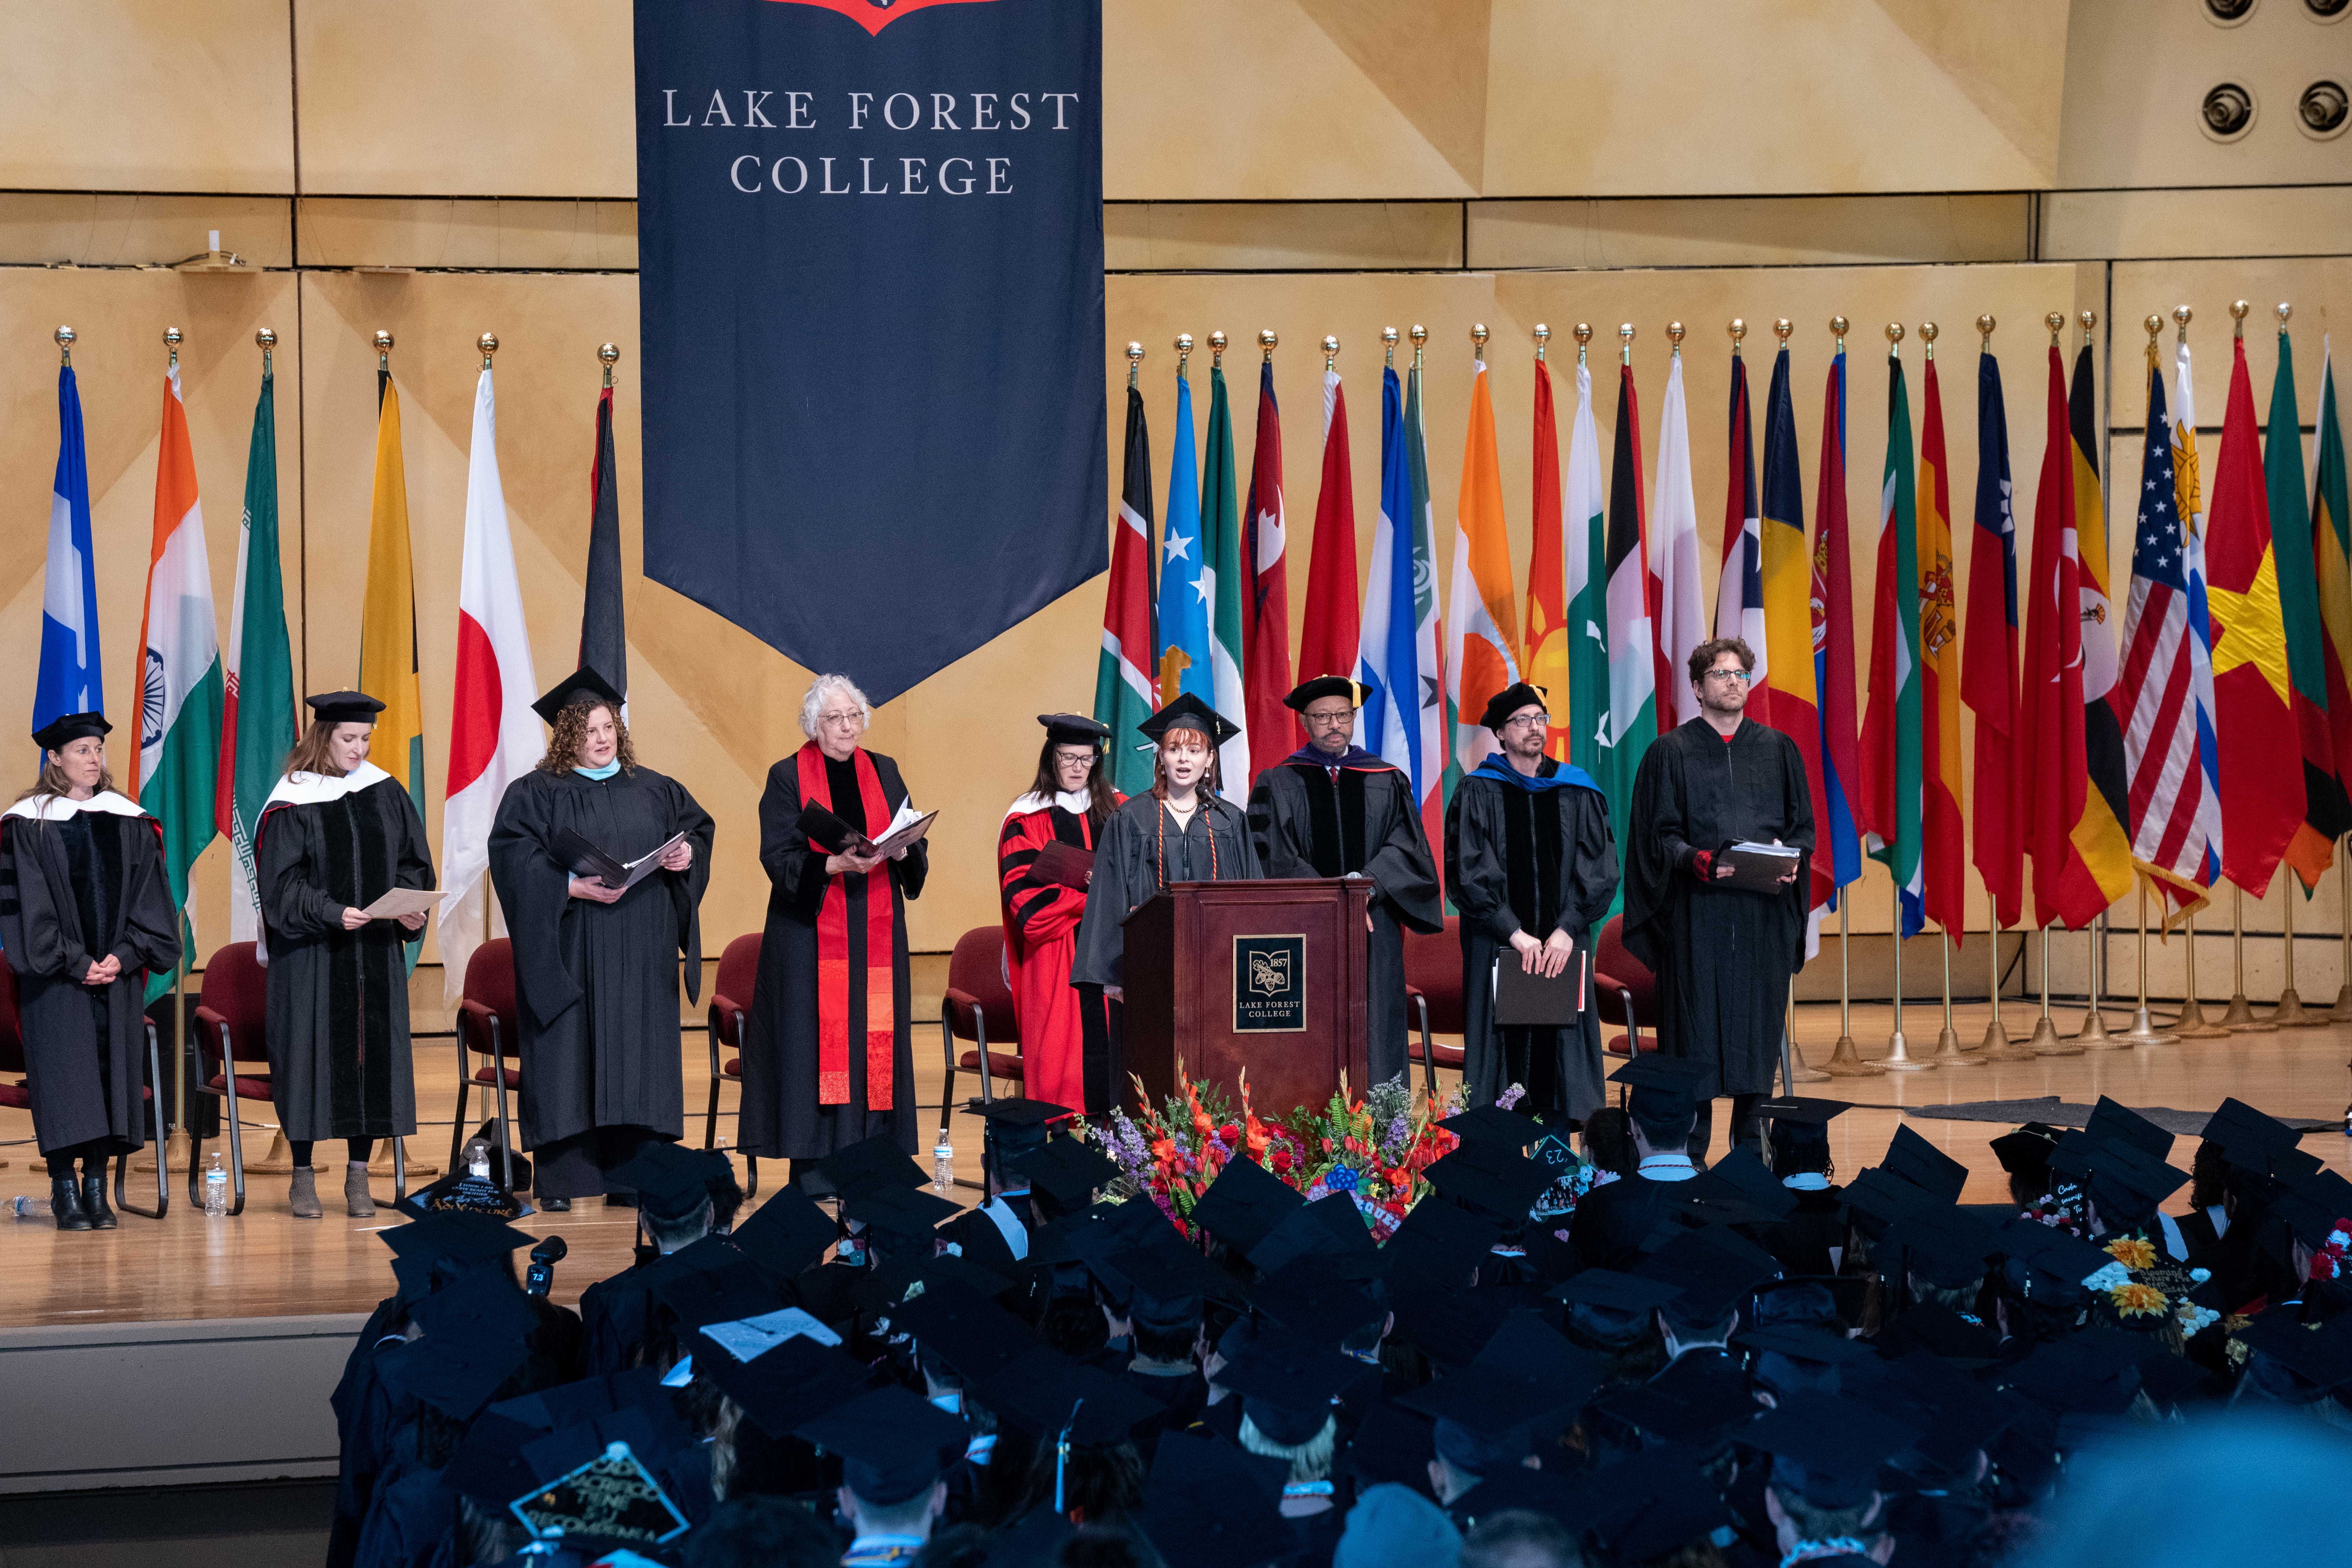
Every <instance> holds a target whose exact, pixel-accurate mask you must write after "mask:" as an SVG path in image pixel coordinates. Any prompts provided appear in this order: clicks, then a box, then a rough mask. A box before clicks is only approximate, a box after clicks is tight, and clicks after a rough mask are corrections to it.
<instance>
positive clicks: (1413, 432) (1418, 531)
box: [1404, 347, 1454, 876]
mask: <svg viewBox="0 0 2352 1568" xmlns="http://www.w3.org/2000/svg"><path fill="white" fill-rule="evenodd" d="M1421 375H1422V363H1421V350H1420V349H1419V348H1418V347H1416V348H1414V350H1413V351H1412V376H1411V377H1410V378H1408V379H1407V381H1406V382H1405V389H1404V464H1405V476H1406V479H1408V480H1409V481H1410V485H1411V489H1410V491H1409V496H1410V500H1409V504H1408V506H1407V508H1406V510H1408V511H1410V512H1411V513H1412V612H1413V633H1412V648H1413V658H1414V660H1415V661H1416V663H1417V664H1418V666H1419V668H1420V670H1421V756H1422V762H1423V766H1424V767H1426V768H1427V769H1428V770H1429V772H1428V773H1427V774H1426V775H1424V774H1422V773H1415V774H1414V775H1413V779H1412V784H1413V787H1414V788H1415V789H1417V790H1419V791H1420V792H1421V828H1422V832H1423V835H1424V836H1426V837H1427V838H1428V840H1429V842H1430V843H1432V844H1443V843H1444V842H1445V803H1446V800H1447V799H1448V797H1449V795H1450V793H1451V792H1450V788H1449V786H1448V785H1447V784H1446V782H1445V771H1446V770H1445V751H1446V746H1447V744H1448V742H1450V741H1451V740H1452V739H1453V735H1454V706H1453V703H1452V701H1451V700H1449V697H1448V695H1447V694H1448V692H1449V691H1450V690H1451V688H1450V687H1448V686H1447V685H1446V683H1445V651H1444V650H1445V622H1444V619H1443V617H1442V616H1440V614H1439V605H1438V603H1437V512H1436V508H1435V506H1434V505H1433V503H1432V501H1431V500H1430V495H1429V427H1428V426H1427V424H1426V422H1425V421H1423V418H1422V415H1421ZM1443 874H1444V873H1443V872H1442V871H1441V872H1440V875H1441V876H1442V875H1443Z"/></svg>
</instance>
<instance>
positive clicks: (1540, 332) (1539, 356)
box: [1536, 321, 1551, 364]
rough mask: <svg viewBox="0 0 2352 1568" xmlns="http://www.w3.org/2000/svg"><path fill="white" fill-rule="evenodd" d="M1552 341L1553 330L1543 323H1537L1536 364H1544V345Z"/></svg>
mask: <svg viewBox="0 0 2352 1568" xmlns="http://www.w3.org/2000/svg"><path fill="white" fill-rule="evenodd" d="M1550 341H1551V329H1550V328H1549V327H1548V326H1546V325H1544V324H1543V323H1542V322H1541V321H1538V322H1537V323H1536V363H1538V364H1541V363H1543V362H1544V344H1546V343H1548V342H1550Z"/></svg>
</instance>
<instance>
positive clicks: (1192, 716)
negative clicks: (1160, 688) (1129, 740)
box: [1135, 691, 1242, 750]
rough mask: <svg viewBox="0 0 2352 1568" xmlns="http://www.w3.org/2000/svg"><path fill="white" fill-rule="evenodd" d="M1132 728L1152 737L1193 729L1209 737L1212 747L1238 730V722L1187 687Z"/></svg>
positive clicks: (1232, 736) (1224, 740)
mask: <svg viewBox="0 0 2352 1568" xmlns="http://www.w3.org/2000/svg"><path fill="white" fill-rule="evenodd" d="M1135 728H1136V731H1137V732H1138V733H1139V734H1143V735H1149V736H1150V738H1151V739H1153V740H1154V741H1158V740H1161V739H1162V738H1164V737H1165V736H1166V735H1167V733H1168V731H1171V730H1197V731H1200V732H1201V733H1202V734H1204V735H1206V736H1208V737H1209V742H1210V747H1211V749H1212V750H1214V749H1215V748H1216V747H1218V746H1222V745H1223V744H1224V743H1225V742H1227V741H1230V740H1232V739H1233V738H1234V736H1235V735H1238V734H1240V733H1241V732H1242V731H1241V726H1240V725H1238V724H1235V723H1234V721H1232V720H1230V719H1228V718H1226V717H1225V716H1224V715H1223V714H1222V713H1220V712H1218V711H1217V710H1215V709H1213V708H1212V707H1210V706H1209V705H1208V704H1207V703H1205V702H1203V701H1202V700H1200V699H1199V698H1197V697H1195V696H1193V695H1192V693H1191V692H1189V691H1187V692H1184V693H1183V694H1181V696H1179V697H1178V698H1177V699H1176V700H1175V701H1173V702H1171V703H1169V704H1168V705H1167V706H1166V707H1164V708H1162V709H1160V711H1159V712H1157V713H1154V714H1153V715H1152V716H1151V717H1150V718H1149V719H1146V720H1145V721H1143V722H1142V723H1140V724H1138V725H1137V726H1136V727H1135Z"/></svg>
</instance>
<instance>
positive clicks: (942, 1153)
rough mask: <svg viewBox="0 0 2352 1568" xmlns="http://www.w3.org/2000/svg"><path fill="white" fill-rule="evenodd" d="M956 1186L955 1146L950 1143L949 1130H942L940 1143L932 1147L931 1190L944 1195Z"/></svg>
mask: <svg viewBox="0 0 2352 1568" xmlns="http://www.w3.org/2000/svg"><path fill="white" fill-rule="evenodd" d="M954 1185H955V1145H954V1144H952V1143H950V1142H948V1131H947V1129H946V1128H944V1127H942V1128H940V1141H939V1142H936V1143H934V1144H932V1145H931V1190H932V1191H934V1192H940V1193H944V1192H946V1191H947V1190H948V1189H949V1188H950V1187H952V1186H954Z"/></svg>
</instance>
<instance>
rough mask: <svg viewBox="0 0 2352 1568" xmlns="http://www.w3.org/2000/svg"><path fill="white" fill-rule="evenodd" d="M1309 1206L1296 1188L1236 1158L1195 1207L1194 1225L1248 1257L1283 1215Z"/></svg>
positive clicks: (1270, 1173)
mask: <svg viewBox="0 0 2352 1568" xmlns="http://www.w3.org/2000/svg"><path fill="white" fill-rule="evenodd" d="M1306 1204H1307V1200H1306V1198H1305V1197H1303V1196H1301V1195H1300V1194H1299V1192H1298V1190H1297V1188H1296V1187H1293V1186H1292V1185H1290V1184H1289V1183H1287V1182H1286V1181H1284V1180H1283V1179H1282V1178H1281V1177H1279V1176H1277V1175H1276V1174H1275V1173H1273V1172H1271V1171H1269V1170H1267V1169H1266V1168H1265V1166H1263V1165H1261V1164H1259V1163H1257V1162H1256V1161H1255V1160H1250V1159H1243V1158H1236V1159H1233V1160H1228V1161H1227V1162H1225V1166H1224V1169H1223V1170H1221V1171H1219V1172H1218V1173H1217V1179H1216V1180H1215V1181H1213V1182H1211V1183H1210V1184H1209V1190H1208V1191H1207V1192H1205V1193H1203V1194H1201V1201H1200V1202H1198V1203H1196V1204H1194V1205H1192V1223H1193V1224H1194V1225H1196V1226H1201V1227H1202V1228H1203V1229H1205V1230H1207V1231H1208V1232H1209V1233H1210V1234H1211V1235H1212V1236H1214V1237H1217V1238H1218V1239H1219V1240H1221V1241H1223V1242H1224V1243H1225V1245H1226V1246H1228V1247H1232V1248H1234V1250H1235V1251H1236V1252H1239V1253H1241V1254H1242V1255H1243V1256H1244V1257H1247V1256H1248V1255H1249V1253H1250V1252H1251V1250H1252V1249H1254V1248H1255V1247H1256V1246H1257V1244H1258V1243H1259V1242H1261V1241H1264V1240H1265V1238H1266V1237H1268V1236H1270V1235H1272V1234H1273V1232H1274V1227H1275V1226H1277V1225H1279V1224H1281V1223H1282V1220H1283V1216H1284V1215H1287V1214H1289V1213H1290V1211H1291V1210H1293V1209H1296V1208H1303V1207H1305V1206H1306Z"/></svg>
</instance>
